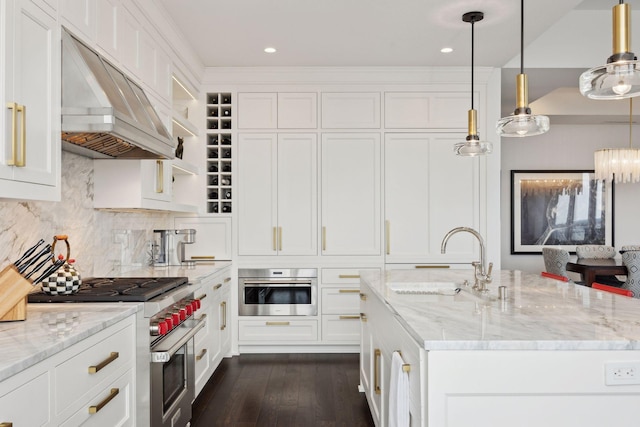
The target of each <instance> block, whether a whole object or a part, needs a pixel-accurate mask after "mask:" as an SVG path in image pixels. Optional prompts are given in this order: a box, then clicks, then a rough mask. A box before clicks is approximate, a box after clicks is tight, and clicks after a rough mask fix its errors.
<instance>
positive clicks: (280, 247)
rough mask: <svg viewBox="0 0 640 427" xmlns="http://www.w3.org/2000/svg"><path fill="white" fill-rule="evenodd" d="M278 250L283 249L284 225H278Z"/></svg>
mask: <svg viewBox="0 0 640 427" xmlns="http://www.w3.org/2000/svg"><path fill="white" fill-rule="evenodd" d="M278 250H279V251H281V250H282V227H278Z"/></svg>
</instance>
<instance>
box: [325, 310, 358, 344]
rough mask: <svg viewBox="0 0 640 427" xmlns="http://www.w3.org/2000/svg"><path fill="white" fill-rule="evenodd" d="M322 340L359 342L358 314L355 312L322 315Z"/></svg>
mask: <svg viewBox="0 0 640 427" xmlns="http://www.w3.org/2000/svg"><path fill="white" fill-rule="evenodd" d="M322 341H339V342H341V343H353V344H358V343H360V316H359V315H357V314H345V315H339V314H329V315H324V316H322Z"/></svg>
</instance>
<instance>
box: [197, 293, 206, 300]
mask: <svg viewBox="0 0 640 427" xmlns="http://www.w3.org/2000/svg"><path fill="white" fill-rule="evenodd" d="M206 297H207V294H202V295H200V296H199V297H198V298H196V299H199V300H200V301H202V300H203V299H205V298H206Z"/></svg>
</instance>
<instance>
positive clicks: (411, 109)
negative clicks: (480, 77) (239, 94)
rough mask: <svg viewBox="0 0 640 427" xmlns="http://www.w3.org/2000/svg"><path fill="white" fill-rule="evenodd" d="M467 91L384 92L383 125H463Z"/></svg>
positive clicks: (409, 127)
mask: <svg viewBox="0 0 640 427" xmlns="http://www.w3.org/2000/svg"><path fill="white" fill-rule="evenodd" d="M468 109H469V94H468V93H463V92H386V93H385V95H384V112H385V115H384V124H385V127H386V128H387V129H403V128H404V129H420V128H423V129H465V128H466V127H467V121H466V117H467V111H468Z"/></svg>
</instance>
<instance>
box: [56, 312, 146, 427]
mask: <svg viewBox="0 0 640 427" xmlns="http://www.w3.org/2000/svg"><path fill="white" fill-rule="evenodd" d="M95 337H97V335H96V336H95ZM134 348H135V344H134V328H133V325H127V326H126V327H125V328H123V329H120V330H117V331H116V332H112V333H111V335H107V336H105V337H104V338H102V339H100V340H99V341H98V342H97V343H96V344H95V345H93V346H91V347H89V348H87V349H86V350H83V351H82V352H80V353H78V354H77V355H76V356H74V357H72V358H71V359H69V360H67V361H66V362H64V363H61V364H60V365H58V366H56V368H55V376H56V385H55V396H54V401H55V408H56V414H59V413H60V412H62V411H63V410H64V409H65V408H67V407H68V406H69V405H71V404H72V403H73V402H75V401H76V400H77V399H79V398H80V397H82V396H83V395H84V394H85V393H87V392H89V391H90V390H91V389H92V388H93V387H96V386H97V385H99V384H100V383H101V382H103V381H105V380H108V379H110V378H113V375H114V374H115V373H117V371H118V370H119V369H120V368H121V367H123V366H127V365H131V364H132V360H133V352H134ZM114 353H118V355H117V358H116V357H115V355H114ZM90 367H94V368H93V369H91V368H90ZM90 370H96V372H95V373H91V372H90ZM113 425H115V424H113Z"/></svg>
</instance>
